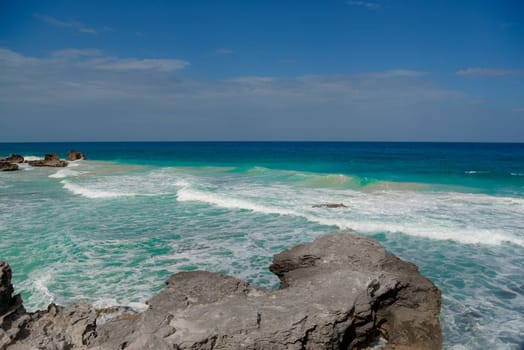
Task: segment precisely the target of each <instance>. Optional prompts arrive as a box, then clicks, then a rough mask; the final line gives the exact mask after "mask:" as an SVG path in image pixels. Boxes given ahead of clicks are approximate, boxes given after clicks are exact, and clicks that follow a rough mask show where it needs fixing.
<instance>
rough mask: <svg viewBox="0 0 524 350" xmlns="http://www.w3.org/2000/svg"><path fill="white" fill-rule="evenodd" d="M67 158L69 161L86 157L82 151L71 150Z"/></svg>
mask: <svg viewBox="0 0 524 350" xmlns="http://www.w3.org/2000/svg"><path fill="white" fill-rule="evenodd" d="M66 159H67V160H69V161H75V160H80V159H86V157H85V156H84V154H83V153H82V152H77V151H73V150H71V151H69V152H67V158H66Z"/></svg>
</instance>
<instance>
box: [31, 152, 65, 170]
mask: <svg viewBox="0 0 524 350" xmlns="http://www.w3.org/2000/svg"><path fill="white" fill-rule="evenodd" d="M28 163H29V165H31V166H46V167H55V168H57V167H65V166H67V162H66V161H65V160H60V158H58V155H56V154H46V155H45V156H44V159H43V160H30V161H29V162H28Z"/></svg>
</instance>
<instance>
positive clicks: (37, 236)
mask: <svg viewBox="0 0 524 350" xmlns="http://www.w3.org/2000/svg"><path fill="white" fill-rule="evenodd" d="M71 148H74V149H77V150H81V151H83V152H85V153H86V155H87V156H88V158H89V160H87V161H77V162H74V163H72V164H71V166H69V167H67V168H63V169H47V168H30V167H24V168H23V169H22V170H21V171H19V172H9V173H8V172H4V173H0V259H1V260H7V261H8V262H9V263H10V264H11V265H12V267H13V270H14V283H15V288H16V290H17V291H19V292H21V293H22V295H23V298H24V301H25V304H26V306H27V307H28V309H31V310H34V309H37V308H43V307H46V306H47V304H48V303H49V302H51V301H55V302H57V303H61V304H68V303H72V302H75V301H89V302H94V303H96V304H97V305H99V306H106V305H116V304H120V305H131V306H134V307H135V308H137V309H141V308H143V307H144V301H145V300H147V299H148V298H149V297H150V296H151V295H152V294H153V293H155V292H157V291H159V290H160V289H161V288H162V286H163V282H164V280H165V279H166V278H167V277H168V276H169V275H170V274H172V273H174V272H177V271H190V270H195V269H203V270H208V271H215V272H222V273H227V274H232V275H235V276H238V277H241V278H244V279H246V280H248V281H250V282H251V283H254V284H256V285H260V286H266V287H270V286H276V285H277V284H278V281H277V278H276V277H275V276H273V275H272V274H271V273H270V272H269V271H268V265H269V264H270V261H271V257H272V255H273V254H275V253H277V252H279V251H281V250H283V249H286V248H289V247H291V246H293V245H295V244H297V243H301V242H307V241H311V240H312V239H314V238H315V237H317V236H319V235H323V234H329V233H335V232H356V233H358V234H362V235H367V236H370V237H373V238H375V239H377V240H378V241H380V242H381V243H382V244H383V245H384V246H385V247H386V248H387V249H388V250H389V251H391V252H393V253H394V254H396V255H398V256H400V257H401V258H403V259H405V260H408V261H411V262H413V263H415V264H417V265H418V266H419V268H420V271H421V273H422V274H423V275H425V276H427V277H428V278H430V279H431V280H432V281H433V282H434V283H435V284H436V285H437V286H438V287H439V288H440V289H441V290H442V292H443V305H442V316H441V321H442V327H443V332H444V339H445V346H446V348H448V349H488V348H492V349H522V347H523V346H524V336H523V335H522V334H524V316H523V315H524V269H523V267H524V144H432V143H75V144H72V143H64V144H61V143H47V144H38V143H28V144H5V143H4V144H1V143H0V156H1V155H7V154H9V153H20V154H23V155H24V156H33V157H36V156H41V155H42V154H43V153H46V152H57V153H59V154H60V155H61V156H65V152H66V151H67V150H69V149H71ZM320 203H344V204H345V205H346V206H347V208H344V209H325V208H312V205H314V204H320Z"/></svg>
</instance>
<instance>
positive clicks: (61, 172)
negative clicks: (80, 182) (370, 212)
mask: <svg viewBox="0 0 524 350" xmlns="http://www.w3.org/2000/svg"><path fill="white" fill-rule="evenodd" d="M81 174H83V172H81V171H75V170H71V169H67V168H64V169H60V170H58V171H57V172H56V173H53V174H51V175H49V177H50V178H54V179H63V178H66V177H70V176H78V175H81Z"/></svg>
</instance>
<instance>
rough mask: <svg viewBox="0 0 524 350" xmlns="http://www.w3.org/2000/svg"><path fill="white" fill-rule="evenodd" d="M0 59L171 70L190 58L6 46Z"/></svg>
mask: <svg viewBox="0 0 524 350" xmlns="http://www.w3.org/2000/svg"><path fill="white" fill-rule="evenodd" d="M0 62H4V63H5V64H6V65H9V66H20V65H24V64H25V65H27V64H33V65H38V66H40V67H42V69H44V67H47V68H49V69H62V70H64V69H72V68H74V67H76V69H80V68H83V69H88V70H101V71H114V72H124V71H157V72H172V71H176V70H180V69H183V68H184V67H186V66H188V65H189V62H187V61H184V60H180V59H170V58H144V59H139V58H118V57H112V56H107V55H104V53H103V52H102V51H101V50H98V49H63V50H58V51H54V52H52V53H51V54H50V55H49V56H48V57H45V58H34V57H27V56H23V55H20V54H18V53H16V52H14V51H11V50H9V49H5V48H0Z"/></svg>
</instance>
